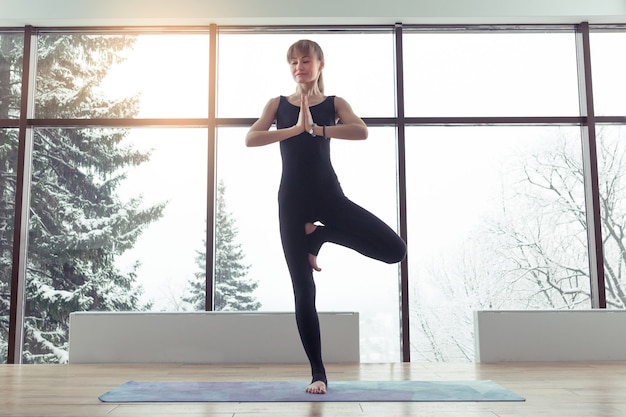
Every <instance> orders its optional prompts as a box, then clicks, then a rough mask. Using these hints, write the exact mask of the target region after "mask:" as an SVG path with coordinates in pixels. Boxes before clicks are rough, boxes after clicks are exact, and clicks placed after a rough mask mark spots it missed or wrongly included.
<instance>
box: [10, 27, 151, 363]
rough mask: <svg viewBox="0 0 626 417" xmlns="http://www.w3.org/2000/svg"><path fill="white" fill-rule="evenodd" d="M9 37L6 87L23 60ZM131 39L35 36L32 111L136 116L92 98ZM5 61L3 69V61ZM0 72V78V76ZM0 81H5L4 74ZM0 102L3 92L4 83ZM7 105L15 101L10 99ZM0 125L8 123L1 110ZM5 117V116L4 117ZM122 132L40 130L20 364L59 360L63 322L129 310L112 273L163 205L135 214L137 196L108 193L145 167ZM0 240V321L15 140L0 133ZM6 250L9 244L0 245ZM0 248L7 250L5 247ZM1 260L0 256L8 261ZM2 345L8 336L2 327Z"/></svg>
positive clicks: (131, 278) (118, 103)
mask: <svg viewBox="0 0 626 417" xmlns="http://www.w3.org/2000/svg"><path fill="white" fill-rule="evenodd" d="M16 39H17V38H13V39H11V38H4V37H3V38H2V42H1V45H2V51H1V52H0V55H1V56H2V58H1V59H0V61H2V63H0V65H4V66H6V65H8V66H9V67H10V68H11V71H10V72H9V73H10V78H11V81H12V82H11V83H9V87H8V88H9V89H10V88H13V89H15V88H17V87H15V85H16V81H17V79H18V76H17V75H14V72H15V70H14V68H17V67H18V66H19V62H20V61H21V55H22V48H21V46H20V45H19V43H18V42H15V40H16ZM134 41H135V38H134V37H132V36H119V35H72V34H61V35H41V36H39V37H38V44H37V77H36V83H35V85H36V92H35V112H36V117H38V118H55V119H57V118H58V119H64V118H123V117H133V116H134V115H136V114H137V112H138V99H137V97H129V98H124V99H121V100H110V99H107V98H106V97H103V96H102V94H99V93H98V89H97V87H98V85H99V84H100V83H101V81H102V80H103V78H104V77H105V75H106V74H107V72H108V71H109V69H110V68H111V66H112V65H114V64H116V63H119V62H120V61H121V60H122V54H123V53H124V51H126V50H128V49H129V48H131V47H132V46H133V44H134ZM7 61H8V64H7V63H6V62H7ZM0 73H2V70H1V69H0ZM5 77H6V74H5ZM2 81H3V85H2V87H1V88H2V94H0V100H3V98H4V97H6V96H5V95H4V93H5V92H6V88H7V87H6V86H5V85H4V81H5V80H4V79H3V80H2ZM8 97H16V94H13V95H9V96H8ZM0 109H2V111H3V112H4V113H3V114H0V118H5V117H7V116H9V117H15V114H14V113H13V112H15V110H16V109H15V108H14V106H6V105H4V103H2V105H0ZM7 112H8V113H7ZM128 133H129V131H128V130H127V129H106V128H71V129H68V128H56V127H55V128H40V129H36V130H35V134H34V149H33V171H32V175H31V179H32V191H31V202H30V230H29V248H28V259H27V261H28V262H27V277H26V295H25V327H24V338H25V340H24V361H25V362H27V363H29V362H30V363H45V362H63V361H65V360H66V359H67V347H68V324H69V314H70V312H72V311H82V310H137V309H141V308H142V307H141V306H140V305H139V303H138V295H139V294H140V289H139V288H137V286H136V284H135V278H136V274H135V272H134V270H133V271H130V272H126V273H122V272H121V271H120V270H119V269H118V268H116V266H115V258H116V256H117V255H119V254H121V253H123V252H124V251H126V250H128V249H130V248H132V247H133V245H134V243H135V241H136V239H137V238H138V236H139V235H140V234H141V233H142V231H143V230H144V229H145V227H146V226H147V225H148V224H149V223H151V222H154V221H156V220H157V219H159V218H160V217H161V215H162V210H163V205H156V206H152V207H148V208H144V207H140V205H141V197H137V198H133V199H131V200H130V201H122V200H121V199H120V198H119V197H118V196H117V194H116V188H117V186H118V185H119V184H120V182H121V181H123V180H124V178H125V172H126V170H127V169H129V168H131V167H135V166H137V165H140V164H141V163H143V162H145V161H147V160H148V159H149V156H150V155H149V154H148V153H140V152H137V151H134V150H133V149H131V148H129V147H127V146H123V145H122V140H123V139H124V138H125V137H126V136H127V134H128ZM2 135H3V136H2V143H3V146H2V147H1V151H0V170H2V172H0V177H1V178H3V181H4V182H3V184H2V187H1V188H2V190H3V191H2V198H1V199H0V204H1V207H0V213H1V214H2V216H3V217H2V219H0V232H1V234H2V239H1V241H2V245H3V247H2V258H1V265H0V268H1V273H2V276H1V277H0V279H1V280H2V291H1V293H0V298H1V301H0V315H7V316H8V308H9V299H8V296H9V292H8V290H7V282H6V281H7V280H10V276H11V274H10V270H11V257H10V250H9V251H7V248H8V247H9V246H10V245H11V241H12V239H11V238H10V237H11V234H12V226H13V224H12V220H11V219H9V218H8V217H10V216H12V214H11V212H12V210H13V200H12V199H13V198H14V195H15V176H16V173H15V161H16V160H17V158H16V152H17V132H16V131H8V132H7V131H5V132H3V133H2ZM7 242H8V243H7ZM5 244H6V245H8V246H6V247H5ZM7 253H8V254H9V256H6V254H7ZM1 336H2V338H3V339H4V340H5V341H4V342H3V343H4V344H5V345H6V329H4V328H3V329H2V335H1Z"/></svg>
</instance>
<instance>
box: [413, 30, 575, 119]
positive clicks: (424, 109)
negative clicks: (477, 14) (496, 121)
mask: <svg viewBox="0 0 626 417" xmlns="http://www.w3.org/2000/svg"><path fill="white" fill-rule="evenodd" d="M404 64H405V67H404V68H405V71H404V73H405V87H406V88H405V91H406V92H405V97H406V98H405V100H406V108H405V114H406V115H407V116H415V117H418V116H419V117H432V116H439V117H468V116H489V117H496V116H564V115H577V114H578V90H577V88H578V87H577V86H578V83H577V76H576V44H575V42H574V34H573V32H564V33H545V32H523V31H522V32H520V31H502V32H498V31H496V32H491V33H489V32H478V33H471V32H470V33H439V32H434V33H431V32H428V33H408V34H407V35H405V36H404Z"/></svg>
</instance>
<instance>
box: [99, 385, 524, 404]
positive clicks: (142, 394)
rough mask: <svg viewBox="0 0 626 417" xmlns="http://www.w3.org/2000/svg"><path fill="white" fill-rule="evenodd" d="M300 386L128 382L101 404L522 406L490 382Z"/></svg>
mask: <svg viewBox="0 0 626 417" xmlns="http://www.w3.org/2000/svg"><path fill="white" fill-rule="evenodd" d="M306 385H307V384H303V383H302V382H284V381H283V382H135V381H130V382H127V383H125V384H123V385H121V386H119V387H117V388H115V389H113V390H112V391H109V392H107V393H105V394H102V395H101V396H100V397H99V398H100V400H101V401H104V402H120V403H121V402H314V401H315V402H316V401H327V402H380V401H382V402H392V401H393V402H395V401H442V402H445V401H525V399H524V398H523V397H520V396H519V395H517V394H515V393H513V392H511V391H509V390H507V389H505V388H503V387H502V386H500V385H498V384H496V383H495V382H493V381H488V380H487V381H332V382H331V383H330V385H329V387H328V392H327V393H326V394H307V393H306V392H304V389H305V387H306Z"/></svg>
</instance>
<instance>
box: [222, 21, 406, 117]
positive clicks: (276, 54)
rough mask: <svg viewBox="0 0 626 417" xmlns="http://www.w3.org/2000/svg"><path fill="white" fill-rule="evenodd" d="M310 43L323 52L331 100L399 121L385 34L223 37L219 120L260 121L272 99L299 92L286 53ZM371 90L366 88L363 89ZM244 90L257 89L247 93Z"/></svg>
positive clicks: (390, 48)
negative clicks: (294, 46) (294, 45)
mask: <svg viewBox="0 0 626 417" xmlns="http://www.w3.org/2000/svg"><path fill="white" fill-rule="evenodd" d="M299 39H311V40H314V41H316V42H317V43H319V45H320V46H321V47H322V49H323V51H324V59H325V61H326V62H325V66H324V85H325V90H326V93H327V94H331V95H337V96H341V97H344V98H346V99H347V100H348V101H349V102H350V104H351V105H352V107H353V109H354V111H355V112H356V113H357V114H358V115H359V116H361V117H374V116H376V117H391V116H394V115H395V94H394V75H395V72H394V71H395V69H394V58H393V56H394V54H393V52H394V51H393V36H392V34H391V32H386V33H384V32H383V33H377V32H370V33H350V32H348V33H338V34H327V33H306V32H305V33H292V34H282V35H279V34H267V33H255V34H248V35H245V34H233V33H229V32H223V33H221V34H220V35H219V58H218V66H219V68H218V105H217V112H218V116H219V117H259V116H260V115H261V110H262V109H263V106H264V105H265V103H267V101H268V100H269V99H270V98H271V97H276V96H278V95H289V94H292V93H293V92H294V91H295V87H294V82H293V79H292V78H291V74H290V72H289V65H288V61H287V49H288V48H289V46H290V45H291V44H292V43H294V42H296V41H297V40H299ZM364 85H367V88H363V86H364ZM243 86H253V87H251V88H247V89H245V91H242V87H243Z"/></svg>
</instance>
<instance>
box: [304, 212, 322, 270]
mask: <svg viewBox="0 0 626 417" xmlns="http://www.w3.org/2000/svg"><path fill="white" fill-rule="evenodd" d="M316 229H317V225H315V224H313V223H305V224H304V233H306V234H307V235H310V234H311V233H313V232H314V231H315V230H316ZM309 263H310V264H311V268H313V270H314V271H317V272H320V271H321V270H322V268H320V267H319V266H317V256H315V255H313V254H310V253H309Z"/></svg>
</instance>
